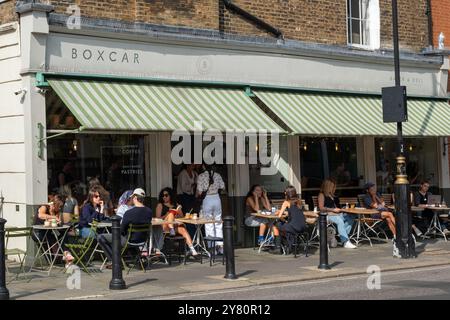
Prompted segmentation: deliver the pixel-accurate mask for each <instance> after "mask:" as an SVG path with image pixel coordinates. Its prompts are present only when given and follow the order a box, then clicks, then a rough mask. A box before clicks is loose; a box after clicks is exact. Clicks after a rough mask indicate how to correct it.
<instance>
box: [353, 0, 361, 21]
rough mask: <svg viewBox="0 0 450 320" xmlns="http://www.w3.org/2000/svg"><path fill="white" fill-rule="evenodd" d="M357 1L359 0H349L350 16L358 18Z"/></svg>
mask: <svg viewBox="0 0 450 320" xmlns="http://www.w3.org/2000/svg"><path fill="white" fill-rule="evenodd" d="M359 1H360V0H351V3H352V5H351V8H352V18H358V19H359Z"/></svg>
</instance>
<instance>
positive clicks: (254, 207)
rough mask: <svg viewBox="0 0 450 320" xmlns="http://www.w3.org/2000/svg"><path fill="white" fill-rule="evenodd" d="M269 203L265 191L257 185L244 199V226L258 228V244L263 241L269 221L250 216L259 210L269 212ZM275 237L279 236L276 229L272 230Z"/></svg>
mask: <svg viewBox="0 0 450 320" xmlns="http://www.w3.org/2000/svg"><path fill="white" fill-rule="evenodd" d="M270 209H271V207H270V201H269V199H268V198H267V193H266V191H265V190H264V189H263V188H262V187H261V186H260V185H258V184H255V185H254V186H252V187H251V188H250V191H249V192H248V193H247V196H246V198H245V225H246V226H248V227H254V228H256V227H259V237H258V244H261V242H263V241H264V235H265V232H266V228H267V224H268V223H269V221H268V220H267V219H264V218H259V217H254V216H252V215H251V214H252V213H256V212H259V211H261V210H267V211H270ZM273 234H274V235H275V237H278V236H279V232H278V229H277V227H274V228H273Z"/></svg>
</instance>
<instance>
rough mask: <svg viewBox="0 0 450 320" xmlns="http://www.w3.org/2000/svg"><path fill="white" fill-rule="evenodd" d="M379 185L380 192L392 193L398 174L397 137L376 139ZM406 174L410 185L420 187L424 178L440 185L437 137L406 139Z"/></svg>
mask: <svg viewBox="0 0 450 320" xmlns="http://www.w3.org/2000/svg"><path fill="white" fill-rule="evenodd" d="M375 154H376V166H377V185H378V189H379V190H380V192H383V193H392V192H393V191H394V188H393V187H394V181H395V175H396V172H395V170H396V166H395V165H396V157H397V156H398V142H397V139H395V138H389V139H386V138H385V139H381V138H377V139H375ZM404 154H405V157H406V174H407V175H408V180H409V183H410V185H411V186H412V187H413V188H415V187H418V186H419V184H420V182H421V181H422V180H428V181H430V183H431V184H432V185H438V183H439V180H438V172H437V167H438V166H437V147H436V139H435V138H406V139H404Z"/></svg>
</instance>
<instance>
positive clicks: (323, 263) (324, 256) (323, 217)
mask: <svg viewBox="0 0 450 320" xmlns="http://www.w3.org/2000/svg"><path fill="white" fill-rule="evenodd" d="M327 216H328V214H327V213H326V212H321V213H320V215H319V234H320V263H319V269H322V270H330V269H331V267H330V265H329V264H328V243H327V242H328V239H327V238H328V237H327Z"/></svg>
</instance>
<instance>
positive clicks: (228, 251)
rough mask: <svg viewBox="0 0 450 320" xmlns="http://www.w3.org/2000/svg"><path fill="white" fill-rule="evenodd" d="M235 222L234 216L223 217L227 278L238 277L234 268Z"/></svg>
mask: <svg viewBox="0 0 450 320" xmlns="http://www.w3.org/2000/svg"><path fill="white" fill-rule="evenodd" d="M233 224H234V217H231V216H227V217H224V218H223V242H224V250H225V251H224V253H225V261H226V271H225V277H224V278H225V279H237V276H236V271H235V268H234V246H233Z"/></svg>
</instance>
